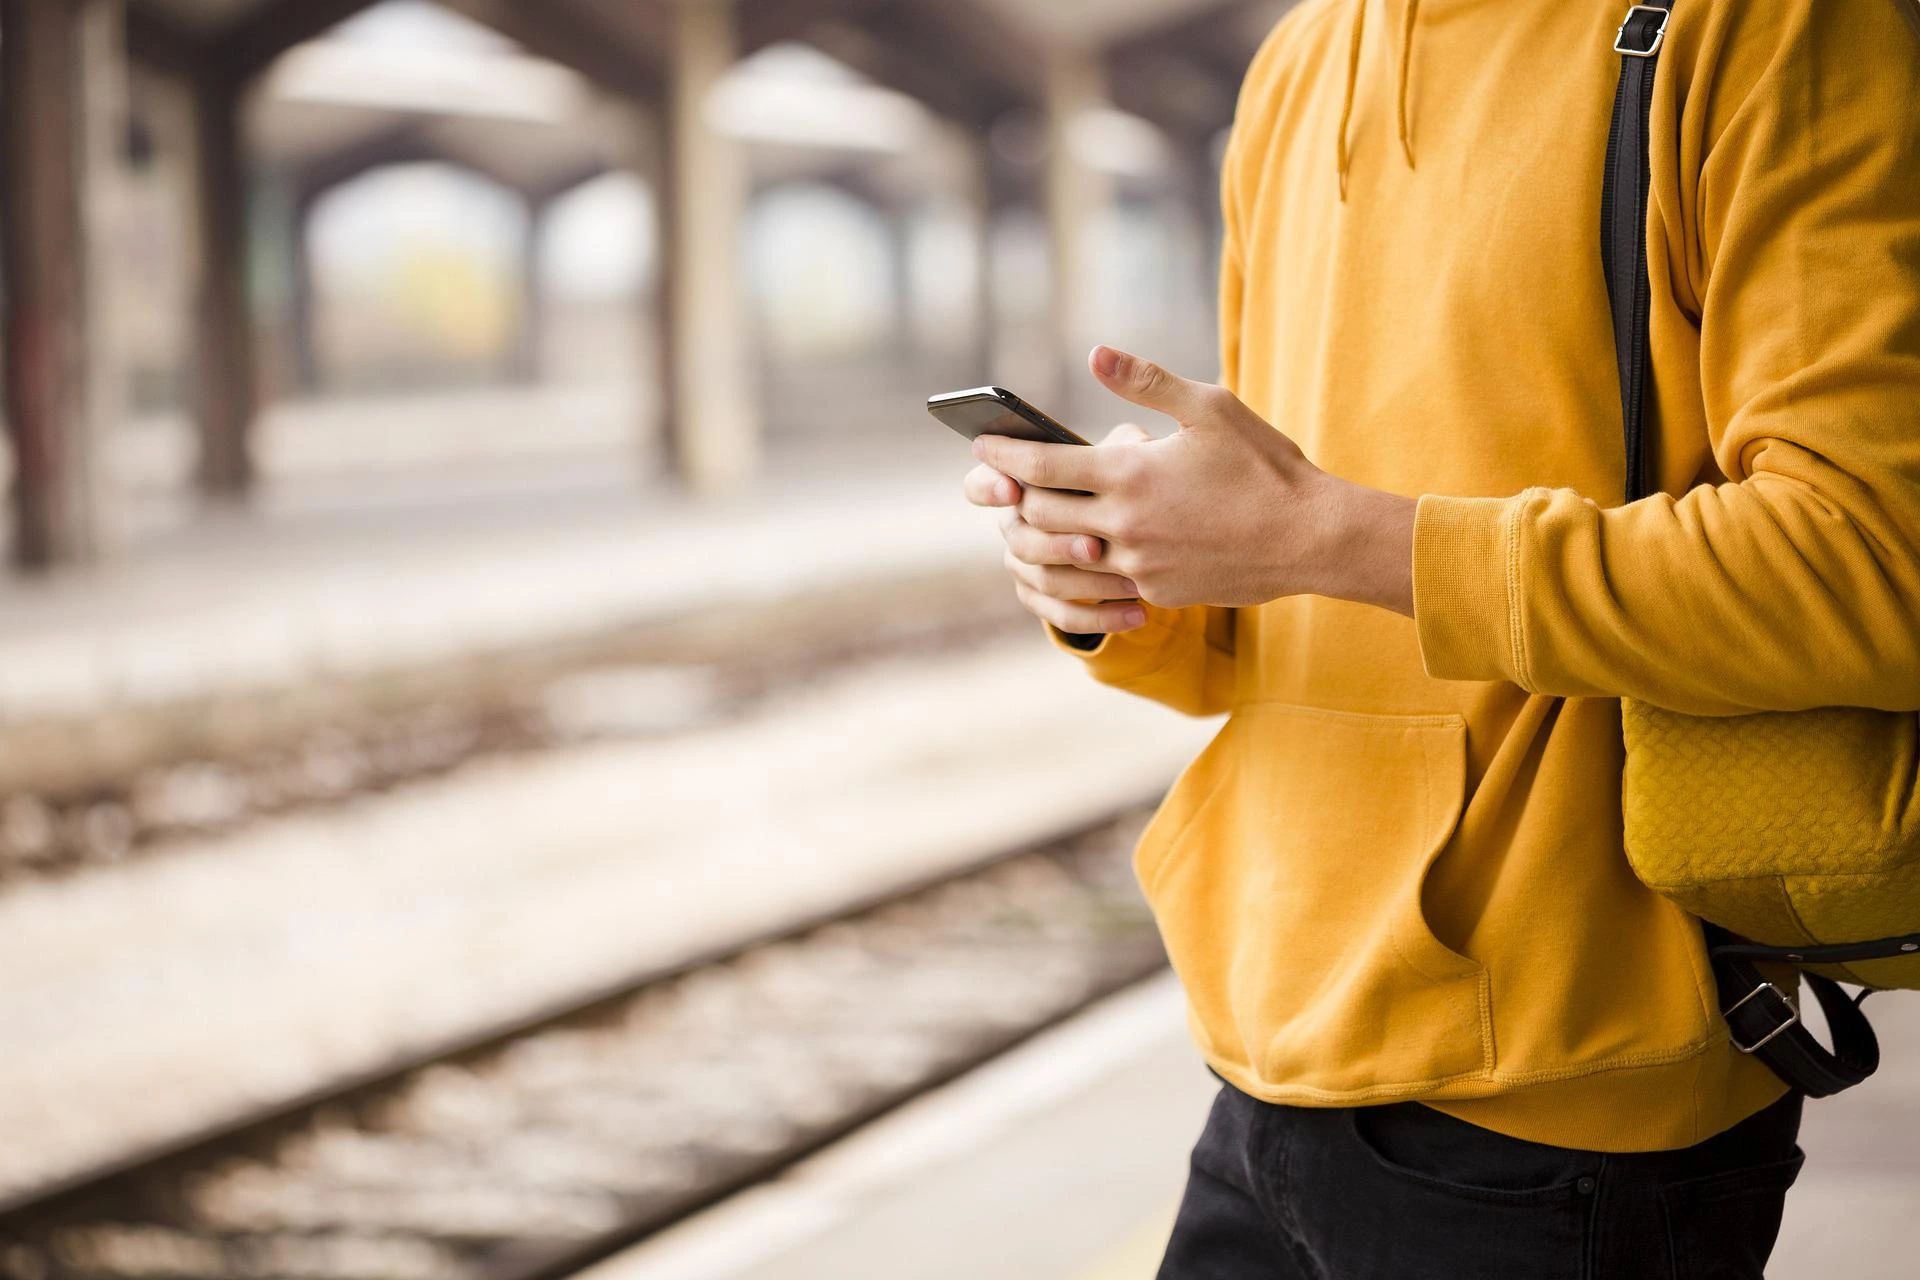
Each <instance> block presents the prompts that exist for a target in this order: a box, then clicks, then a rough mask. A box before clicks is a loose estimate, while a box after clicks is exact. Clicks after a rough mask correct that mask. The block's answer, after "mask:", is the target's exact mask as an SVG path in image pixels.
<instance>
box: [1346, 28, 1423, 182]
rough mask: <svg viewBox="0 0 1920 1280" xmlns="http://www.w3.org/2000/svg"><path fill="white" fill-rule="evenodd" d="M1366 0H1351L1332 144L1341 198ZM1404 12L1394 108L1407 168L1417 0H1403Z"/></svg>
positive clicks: (1350, 154) (1410, 155) (1349, 165)
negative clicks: (1335, 137) (1341, 89)
mask: <svg viewBox="0 0 1920 1280" xmlns="http://www.w3.org/2000/svg"><path fill="white" fill-rule="evenodd" d="M1368 3H1369V0H1354V6H1353V35H1352V37H1351V39H1350V40H1349V42H1348V46H1347V92H1346V97H1345V99H1344V100H1343V101H1342V102H1341V104H1340V137H1339V139H1338V140H1337V143H1336V148H1335V153H1334V154H1335V157H1336V165H1337V170H1338V172H1339V175H1340V200H1341V203H1343V204H1344V203H1345V202H1346V199H1347V175H1348V174H1349V173H1351V172H1352V171H1353V146H1352V142H1351V140H1350V132H1351V128H1352V125H1353V105H1354V100H1355V99H1356V98H1357V97H1358V96H1359V91H1360V52H1361V49H1362V48H1363V47H1364V46H1365V44H1366V31H1367V5H1368ZM1406 6H1407V8H1406V14H1405V18H1404V21H1403V22H1402V23H1401V30H1400V76H1399V85H1398V90H1399V94H1398V100H1397V102H1396V112H1397V115H1398V122H1399V129H1400V154H1401V155H1403V156H1404V157H1406V161H1407V168H1409V169H1411V168H1413V129H1412V125H1411V124H1410V122H1409V119H1408V113H1407V98H1408V94H1409V85H1410V84H1411V82H1412V79H1413V41H1414V37H1415V33H1416V32H1417V31H1418V29H1419V23H1420V0H1406Z"/></svg>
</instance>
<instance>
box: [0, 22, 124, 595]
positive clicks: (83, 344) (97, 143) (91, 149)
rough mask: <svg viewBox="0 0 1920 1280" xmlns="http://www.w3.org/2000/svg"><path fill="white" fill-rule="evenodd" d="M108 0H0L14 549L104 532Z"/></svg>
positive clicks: (58, 548)
mask: <svg viewBox="0 0 1920 1280" xmlns="http://www.w3.org/2000/svg"><path fill="white" fill-rule="evenodd" d="M125 21H126V19H125V14H124V12H123V9H122V3H121V0H77V2H68V0H0V26H4V30H5V39H4V40H3V41H0V93H3V94H4V100H3V101H0V116H4V124H3V125H0V169H4V172H3V173H0V227H4V250H3V252H0V256H3V257H4V270H5V274H6V292H7V299H6V309H7V350H6V379H5V381H6V417H7V423H8V428H9V431H10V433H11V435H12V440H13V450H14V492H13V512H12V514H13V540H12V553H13V558H14V561H15V563H16V564H17V565H19V566H20V567H22V568H25V569H28V570H32V571H42V570H45V569H48V568H51V567H53V566H55V565H59V564H63V563H76V562H83V561H86V560H90V559H93V558H95V557H97V556H98V555H100V554H101V552H102V550H103V549H104V547H105V546H106V544H107V543H108V542H109V541H110V535H109V532H108V529H107V524H108V519H107V517H108V514H109V513H108V507H109V503H108V502H107V500H106V497H105V495H104V494H103V492H102V489H103V482H104V474H105V470H106V468H105V459H104V458H103V456H102V454H103V452H104V446H105V441H106V436H107V433H108V432H109V431H110V430H111V429H112V427H113V426H114V425H115V424H117V423H118V421H119V420H120V418H121V416H122V415H123V413H124V409H125V378H124V371H123V369H122V367H121V363H120V359H119V357H120V342H119V335H118V332H117V328H116V325H115V317H116V315H117V309H116V308H115V307H113V306H112V305H111V300H110V297H109V294H108V291H109V290H110V288H111V287H112V285H113V284H114V282H115V274H114V272H113V270H112V263H111V260H112V253H113V249H114V233H115V230H116V223H117V219H118V218H119V216H120V213H121V209H120V203H119V191H120V183H121V161H120V148H121V142H122V139H123V138H124V136H125V127H126V102H127V84H126V59H125V51H124V49H123V47H122V33H123V31H124V30H125Z"/></svg>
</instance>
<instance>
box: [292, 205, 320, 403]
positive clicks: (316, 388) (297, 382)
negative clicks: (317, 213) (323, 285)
mask: <svg viewBox="0 0 1920 1280" xmlns="http://www.w3.org/2000/svg"><path fill="white" fill-rule="evenodd" d="M286 251H287V346H288V348H289V351H288V354H289V356H290V357H291V359H292V364H293V384H294V387H295V388H296V389H297V390H298V391H299V392H300V394H301V395H303V396H313V395H318V394H319V392H320V381H321V378H320V330H319V310H320V299H319V296H318V295H317V294H316V293H315V292H314V283H313V201H311V200H301V201H299V202H297V203H296V204H295V206H294V209H293V216H292V219H291V221H290V225H289V226H288V228H287V244H286Z"/></svg>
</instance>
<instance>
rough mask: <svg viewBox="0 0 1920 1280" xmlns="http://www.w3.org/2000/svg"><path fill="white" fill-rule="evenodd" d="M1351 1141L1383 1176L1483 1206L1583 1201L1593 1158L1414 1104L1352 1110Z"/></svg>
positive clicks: (1595, 1169)
mask: <svg viewBox="0 0 1920 1280" xmlns="http://www.w3.org/2000/svg"><path fill="white" fill-rule="evenodd" d="M1352 1124H1353V1135H1354V1138H1355V1140H1356V1141H1357V1142H1358V1144H1359V1146H1360V1148H1361V1149H1362V1150H1363V1151H1364V1152H1365V1153H1366V1155H1367V1156H1368V1157H1369V1158H1370V1159H1371V1160H1372V1162H1373V1163H1374V1164H1375V1165H1376V1166H1377V1167H1378V1168H1379V1169H1380V1170H1381V1171H1382V1172H1384V1173H1386V1174H1388V1175H1390V1176H1391V1177H1393V1178H1395V1179H1397V1180H1398V1181H1400V1182H1403V1183H1407V1184H1411V1185H1413V1186H1417V1187H1421V1188H1424V1189H1426V1190H1428V1191H1431V1192H1434V1193H1436V1194H1439V1195H1443V1196H1449V1197H1452V1198H1454V1199H1458V1200H1471V1201H1476V1202H1479V1203H1482V1204H1496V1205H1512V1206H1516V1207H1524V1206H1527V1205H1550V1204H1565V1203H1568V1202H1571V1201H1573V1200H1575V1199H1577V1198H1580V1197H1582V1196H1585V1195H1587V1194H1589V1193H1590V1192H1591V1191H1592V1190H1593V1187H1594V1183H1593V1178H1594V1175H1595V1174H1596V1173H1597V1172H1598V1170H1599V1166H1600V1158H1599V1157H1598V1156H1596V1155H1594V1154H1593V1153H1591V1152H1587V1151H1575V1150H1571V1149H1569V1148H1565V1147H1550V1146H1546V1145H1545V1144H1543V1143H1537V1142H1527V1141H1524V1140H1522V1139H1519V1138H1509V1137H1507V1136H1506V1135H1505V1134H1500V1133H1495V1132H1493V1131H1492V1130H1490V1129H1482V1128H1480V1127H1479V1126H1478V1125H1473V1124H1468V1123H1467V1122H1466V1121H1464V1120H1456V1119H1454V1118H1453V1117H1452V1116H1449V1115H1446V1114H1444V1113H1442V1112H1439V1111H1435V1110H1434V1109H1433V1108H1431V1107H1428V1106H1424V1105H1422V1104H1420V1103H1417V1102H1403V1103H1396V1104H1394V1105H1392V1106H1383V1107H1356V1108H1355V1109H1354V1110H1353V1112H1352Z"/></svg>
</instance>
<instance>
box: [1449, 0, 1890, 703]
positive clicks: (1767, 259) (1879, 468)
mask: <svg viewBox="0 0 1920 1280" xmlns="http://www.w3.org/2000/svg"><path fill="white" fill-rule="evenodd" d="M1912 4H1913V0H1798V2H1797V3H1794V4H1791V5H1788V4H1782V5H1780V6H1778V10H1779V11H1776V8H1775V6H1771V5H1768V6H1761V5H1752V6H1731V8H1732V9H1735V10H1738V11H1740V16H1738V17H1736V18H1733V19H1730V30H1729V32H1728V34H1727V37H1726V39H1725V40H1724V42H1723V44H1724V48H1723V49H1722V50H1721V52H1720V55H1719V58H1718V66H1717V67H1715V68H1714V69H1713V70H1711V71H1708V72H1704V73H1698V72H1697V73H1696V78H1695V79H1694V81H1693V83H1692V85H1691V87H1690V88H1689V90H1688V100H1689V105H1688V108H1687V113H1688V115H1689V117H1691V116H1692V115H1693V114H1694V111H1695V106H1694V104H1695V103H1696V102H1701V103H1705V104H1706V105H1705V106H1703V107H1701V108H1700V111H1701V112H1702V113H1704V114H1706V115H1708V116H1709V117H1710V118H1711V119H1712V120H1713V124H1712V126H1711V127H1710V129H1709V131H1708V135H1707V139H1706V142H1705V145H1704V159H1702V160H1699V161H1698V162H1697V165H1698V177H1697V182H1696V183H1694V184H1691V185H1690V189H1688V190H1687V191H1686V193H1685V195H1684V196H1683V195H1682V193H1681V188H1682V187H1687V186H1689V184H1685V183H1682V184H1679V185H1677V186H1676V185H1675V184H1672V183H1667V184H1666V185H1665V186H1663V184H1662V183H1661V182H1659V181H1656V183H1655V195H1656V199H1657V200H1659V201H1660V205H1659V206H1658V207H1659V209H1660V213H1661V215H1662V217H1663V218H1664V219H1666V220H1668V221H1669V222H1679V223H1681V224H1683V225H1688V226H1690V227H1692V228H1693V229H1694V230H1693V235H1692V237H1691V239H1692V241H1693V242H1694V246H1695V247H1694V249H1692V250H1690V251H1689V252H1690V254H1697V263H1698V268H1697V269H1698V271H1699V276H1700V279H1701V280H1702V281H1703V284H1702V285H1701V288H1700V291H1699V295H1698V296H1699V308H1698V326H1699V334H1698V339H1699V352H1700V375H1701V387H1702V392H1703V404H1704V408H1705V411H1706V419H1707V424H1708V432H1709V435H1710V442H1711V446H1712V451H1713V458H1714V461H1715V463H1716V464H1717V466H1718V470H1719V472H1720V473H1721V474H1722V475H1724V477H1725V482H1724V483H1712V484H1705V485H1701V486H1700V487H1697V488H1695V489H1693V490H1692V491H1691V492H1689V493H1687V494H1685V496H1683V497H1679V498H1674V497H1671V496H1666V495H1657V496H1654V497H1650V498H1648V499H1646V500H1644V501H1641V502H1637V503H1633V504H1631V505H1629V506H1624V507H1616V508H1612V509H1602V508H1601V507H1600V506H1599V505H1597V504H1596V503H1595V502H1593V501H1591V500H1589V499H1588V498H1585V497H1583V496H1582V495H1580V494H1578V493H1574V492H1571V491H1567V490H1547V489H1536V490H1530V491H1528V492H1526V493H1523V494H1521V495H1519V496H1518V497H1515V498H1511V499H1497V498H1496V499H1485V498H1464V499H1463V498H1445V497H1434V496H1429V497H1426V498H1423V499H1422V500H1421V502H1420V507H1419V514H1418V519H1417V523H1416V530H1415V538H1414V543H1415V546H1414V597H1415V617H1416V622H1417V626H1418V631H1419V637H1420V645H1421V650H1422V655H1423V657H1424V660H1425V663H1426V668H1427V671H1428V673H1429V674H1431V675H1433V676H1436V677H1440V678H1445V679H1456V680H1502V681H1511V682H1513V683H1515V684H1518V685H1520V686H1522V687H1523V688H1526V689H1528V690H1530V691H1533V692H1536V693H1543V694H1551V695H1559V696H1567V697H1579V696H1600V697H1622V696H1625V697H1633V698H1636V699H1640V700H1642V701H1646V702H1649V703H1651V704H1654V705H1657V706H1662V707H1666V708H1669V709H1672V710H1676V711H1682V712H1688V713H1692V714H1699V715H1728V714H1739V713H1743V712H1751V711H1791V710H1801V709H1806V708H1811V707H1818V706H1857V707H1874V708H1880V709H1885V710H1915V709H1920V114H1916V109H1915V104H1916V103H1920V18H1916V17H1915V16H1914V14H1913V13H1911V12H1908V10H1909V9H1911V8H1912ZM1781 11H1784V12H1781ZM1701 95H1708V96H1706V97H1704V98H1703V97H1701ZM1687 197H1691V198H1692V200H1693V201H1694V204H1695V207H1694V208H1692V209H1685V208H1680V209H1676V208H1673V207H1670V203H1671V202H1678V203H1679V204H1681V205H1682V206H1684V205H1685V203H1686V199H1687ZM1683 243H1684V241H1683ZM1668 269H1669V270H1672V271H1675V272H1677V273H1682V274H1684V273H1686V272H1688V271H1691V270H1694V269H1696V268H1695V267H1694V265H1693V264H1679V265H1670V267H1669V268H1668ZM1658 273H1659V267H1658V264H1657V260H1656V278H1658ZM1656 358H1657V356H1656ZM1669 479H1670V480H1671V477H1669ZM1715 479H1716V480H1717V479H1719V477H1718V476H1716V477H1715Z"/></svg>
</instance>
